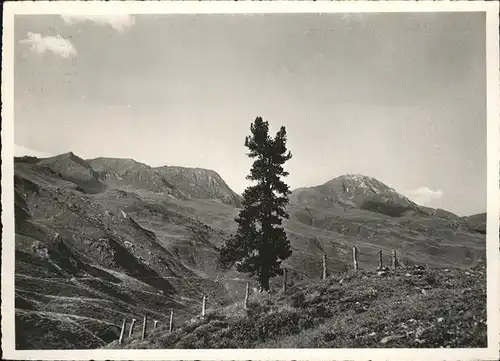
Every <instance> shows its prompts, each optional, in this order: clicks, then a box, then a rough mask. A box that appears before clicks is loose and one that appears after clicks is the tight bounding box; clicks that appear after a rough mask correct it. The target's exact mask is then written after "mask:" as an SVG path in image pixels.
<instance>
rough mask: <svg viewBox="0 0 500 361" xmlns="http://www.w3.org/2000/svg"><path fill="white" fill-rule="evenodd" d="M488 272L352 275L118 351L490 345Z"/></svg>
mask: <svg viewBox="0 0 500 361" xmlns="http://www.w3.org/2000/svg"><path fill="white" fill-rule="evenodd" d="M486 342H487V325H486V288H485V267H484V266H477V267H475V268H474V269H470V270H467V271H466V270H463V269H452V268H432V269H426V268H425V267H421V266H413V267H407V268H403V269H398V270H396V271H385V272H378V271H373V270H372V271H370V270H365V271H359V272H357V273H354V272H353V271H349V272H346V273H343V274H338V275H335V276H331V277H329V278H327V279H326V280H324V281H321V282H314V283H311V282H301V283H298V284H296V285H294V286H292V287H290V288H289V289H288V290H287V291H286V292H283V291H281V290H275V291H274V294H273V295H267V294H253V295H252V296H251V297H250V301H249V305H248V309H247V310H244V309H243V305H242V302H239V303H236V304H233V305H231V306H229V307H225V308H215V309H212V310H211V311H210V312H209V313H208V314H207V315H206V316H205V317H201V316H199V317H195V318H192V319H190V320H189V321H187V322H185V323H183V324H182V325H177V326H176V329H175V330H174V332H173V333H169V332H168V326H167V325H165V326H163V327H160V328H158V329H156V330H155V331H154V332H152V333H150V334H149V335H148V336H147V337H146V339H144V340H142V339H140V338H139V337H132V338H130V339H125V341H124V343H123V344H122V345H119V344H118V343H117V342H116V341H115V342H113V343H112V344H110V345H109V346H108V347H110V348H190V349H193V348H195V349H202V348H322V347H325V348H351V347H352V348H363V347H368V348H377V347H390V348H398V347H401V348H405V347H420V348H437V347H451V348H459V347H486Z"/></svg>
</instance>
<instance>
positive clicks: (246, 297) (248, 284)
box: [243, 282, 250, 310]
mask: <svg viewBox="0 0 500 361" xmlns="http://www.w3.org/2000/svg"><path fill="white" fill-rule="evenodd" d="M249 293H250V283H249V282H247V286H246V289H245V303H244V304H243V308H244V309H245V310H246V309H248V296H249Z"/></svg>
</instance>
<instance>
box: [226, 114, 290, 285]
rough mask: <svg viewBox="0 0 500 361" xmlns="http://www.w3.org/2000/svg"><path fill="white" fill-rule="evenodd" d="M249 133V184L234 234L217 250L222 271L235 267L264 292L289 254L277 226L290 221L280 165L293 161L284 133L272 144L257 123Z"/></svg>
mask: <svg viewBox="0 0 500 361" xmlns="http://www.w3.org/2000/svg"><path fill="white" fill-rule="evenodd" d="M250 131H251V135H250V136H247V137H246V139H245V146H246V147H247V148H248V149H249V152H248V153H247V155H248V156H249V157H250V158H253V159H255V161H254V163H253V165H252V167H251V168H250V174H249V175H248V176H247V177H246V178H247V179H248V180H251V181H253V183H254V184H253V185H251V186H249V187H248V188H247V189H245V191H244V192H243V203H242V209H241V211H240V213H239V215H238V217H236V218H235V221H236V223H237V224H238V229H237V231H236V233H235V234H234V235H233V237H232V238H231V239H230V240H228V241H227V242H226V244H224V245H223V246H222V247H221V248H220V249H219V261H220V263H221V265H222V266H223V267H226V268H229V267H231V266H233V265H236V269H237V270H238V271H239V272H243V273H249V274H250V275H252V276H256V277H257V279H258V281H259V283H260V287H261V290H264V291H268V290H269V279H270V278H271V277H273V276H276V275H278V274H281V273H282V270H281V269H280V265H281V262H282V261H283V260H285V259H287V258H288V257H290V256H291V254H292V250H291V248H290V242H289V240H288V239H287V236H286V232H285V230H284V229H283V225H282V221H283V219H288V218H289V216H288V213H287V212H286V206H287V204H288V202H289V199H288V195H289V194H290V189H289V187H288V185H287V184H286V183H285V182H284V181H283V180H282V178H283V177H286V176H287V175H288V172H286V171H285V170H284V169H283V164H284V163H285V162H286V161H288V160H289V159H291V158H292V155H291V153H290V152H289V151H288V150H287V147H286V140H287V139H286V130H285V127H283V126H282V127H281V128H280V130H279V131H278V132H277V133H276V136H275V137H274V138H272V137H270V135H269V123H268V122H267V121H264V120H262V118H261V117H257V118H256V119H255V121H254V122H253V123H252V124H251V125H250Z"/></svg>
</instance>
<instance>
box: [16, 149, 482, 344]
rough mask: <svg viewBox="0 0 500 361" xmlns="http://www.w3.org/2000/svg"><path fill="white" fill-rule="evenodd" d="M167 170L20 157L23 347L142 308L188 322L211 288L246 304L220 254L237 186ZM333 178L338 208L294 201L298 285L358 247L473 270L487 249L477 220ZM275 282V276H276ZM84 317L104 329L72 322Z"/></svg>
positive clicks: (220, 299) (293, 263)
mask: <svg viewBox="0 0 500 361" xmlns="http://www.w3.org/2000/svg"><path fill="white" fill-rule="evenodd" d="M92 164H93V167H92ZM89 166H90V167H89ZM180 168H183V167H180ZM183 169H186V168H183ZM164 170H165V169H164ZM166 170H168V171H169V172H171V173H169V174H167V173H168V172H162V171H158V170H157V168H153V167H150V166H147V165H145V164H142V163H139V162H136V161H134V160H132V159H125V160H123V159H111V160H110V159H109V158H95V159H94V160H92V159H91V160H83V159H82V158H80V157H78V156H76V155H74V154H73V153H65V154H63V155H60V156H56V157H51V158H45V159H43V160H39V159H37V158H30V157H22V158H15V159H14V192H15V204H14V206H15V222H16V229H15V231H16V232H15V244H16V255H15V264H16V266H15V267H16V268H15V277H16V281H15V286H16V347H17V348H21V349H29V348H31V349H33V348H35V349H36V348H51V349H53V348H61V347H62V348H95V347H101V346H102V345H103V344H107V343H109V342H111V341H113V340H115V339H116V338H118V335H119V330H120V325H121V322H122V320H123V318H127V319H130V318H136V319H141V318H142V317H143V316H144V315H147V316H148V318H149V319H157V320H160V322H161V323H162V324H164V323H165V322H167V321H165V317H166V316H165V315H166V314H167V313H168V311H169V310H170V309H174V310H175V312H176V321H175V322H183V320H187V319H190V317H193V316H194V315H197V314H198V313H199V307H200V306H199V305H200V302H201V298H202V296H203V295H208V297H209V300H210V301H209V302H211V305H212V306H217V307H222V306H225V305H230V304H233V303H235V302H241V299H242V297H243V295H244V293H245V285H246V282H247V281H250V282H251V279H249V278H248V277H246V276H244V275H241V274H238V273H237V272H236V271H235V270H234V269H229V270H224V269H221V267H220V266H219V265H218V263H217V247H218V246H220V245H221V244H222V243H223V242H224V241H225V240H226V239H228V238H229V237H231V234H232V233H233V232H234V231H235V230H236V226H237V224H236V223H235V221H234V218H235V217H236V216H237V214H238V208H237V206H236V204H235V200H234V199H231V198H230V197H233V196H234V192H232V193H231V192H229V191H228V189H229V190H230V188H229V187H227V188H226V187H225V186H224V184H225V182H224V184H222V183H220V182H219V179H218V178H217V179H214V173H215V172H214V173H211V172H202V173H203V174H202V175H200V177H197V175H196V170H195V171H192V170H189V169H188V174H187V175H185V174H184V175H183V174H181V175H180V176H179V177H176V176H175V174H177V173H176V172H177V171H178V170H179V167H172V168H167V169H166ZM181 170H182V169H181ZM215 174H216V173H215ZM206 175H209V176H211V177H212V180H211V181H210V180H208V179H207V178H205V176H206ZM219 177H220V176H219ZM120 178H121V179H120ZM338 178H340V180H339V179H337V181H335V182H331V183H330V184H329V185H328V186H327V188H326V190H327V191H328V189H332V191H331V192H329V193H326V194H327V195H328V196H329V198H328V197H327V200H326V202H327V203H325V204H326V205H329V207H326V208H324V207H321V205H322V202H323V201H325V200H322V199H320V202H319V205H320V206H317V205H318V204H316V203H314V202H309V203H307V202H306V203H307V204H303V203H301V202H291V203H290V205H289V206H288V211H289V214H290V219H288V220H286V221H284V226H285V230H286V232H287V236H288V238H289V239H290V243H291V247H292V251H293V253H292V256H291V257H290V258H289V259H287V260H286V261H285V262H284V263H283V265H284V267H286V268H287V269H288V270H289V272H288V275H289V280H290V281H291V282H306V283H307V282H309V281H314V280H316V279H318V277H319V275H320V274H321V258H322V255H323V254H326V256H327V258H328V262H329V266H328V267H329V272H331V273H332V274H336V273H341V272H343V270H344V269H345V268H346V267H350V265H351V262H352V261H351V253H352V247H353V246H356V247H358V250H359V254H360V256H359V257H360V267H361V268H362V269H363V268H370V267H376V265H377V263H378V257H377V254H378V252H379V251H383V257H384V262H385V263H386V264H388V263H389V257H390V254H391V251H392V250H393V249H394V250H397V252H398V255H399V258H400V260H401V263H402V264H405V265H412V264H419V263H423V264H427V265H430V266H439V267H441V266H449V267H458V268H461V269H468V268H470V267H474V266H475V265H477V264H481V262H483V260H484V259H485V235H484V233H483V232H481V229H480V227H477V226H476V224H479V225H481V222H482V218H481V217H479V218H478V219H474V218H472V219H470V220H469V221H470V222H467V219H462V218H459V219H455V218H454V217H451V216H448V217H444V216H441V214H440V213H439V212H434V213H432V212H430V211H428V210H427V212H416V211H414V213H412V214H410V213H405V214H400V215H397V214H396V215H394V214H392V215H388V214H384V212H385V213H387V212H386V211H387V209H382V212H381V211H380V209H377V208H374V207H375V206H382V205H385V203H384V202H381V201H380V199H382V200H384V199H385V198H384V197H382V198H380V199H377V198H375V201H378V203H377V202H375V203H374V204H375V205H373V204H371V205H372V208H370V207H367V206H366V204H365V201H364V200H363V199H364V198H363V197H364V196H365V195H367V196H372V195H373V194H372V193H376V192H373V191H372V190H370V187H365V186H362V187H355V186H358V185H362V182H361V180H360V179H358V181H359V182H358V181H356V179H354V178H353V177H351V178H352V179H351V181H350V183H349V182H347V180H346V184H344V188H346V189H345V191H344V188H343V178H342V177H338ZM348 178H349V177H348ZM220 179H222V178H220ZM334 180H335V179H334ZM334 180H332V181H334ZM344 180H345V179H344ZM191 181H192V182H193V184H194V187H193V188H194V189H190V188H191V186H190V182H191ZM222 181H223V180H222ZM367 181H368V180H366V181H365V183H366V182H367ZM210 182H212V183H210ZM373 182H374V181H373ZM205 183H206V184H208V185H209V187H207V188H206V189H203V185H204V184H205ZM380 183H381V182H380ZM210 184H212V188H211V187H210ZM377 184H378V183H377ZM382 184H383V183H381V184H378V185H377V187H379V188H381V189H380V192H381V193H382V195H383V196H384V194H385V193H384V192H382V191H383V190H385V191H387V192H389V193H388V199H390V200H391V199H393V198H394V199H396V198H397V199H399V198H398V197H397V196H395V195H392V193H391V191H390V189H389V190H387V189H385V188H384V187H382ZM226 186H227V184H226ZM366 186H368V184H366ZM155 187H156V188H155ZM162 187H164V189H165V191H164V192H157V190H158V189H160V190H161V189H162ZM213 187H215V188H213ZM328 187H329V188H328ZM200 188H201V189H200ZM358 188H359V189H358ZM382 188H384V189H382ZM218 190H221V191H222V194H218V193H217V191H218ZM334 191H335V192H339V194H337V193H335V192H334ZM190 192H191V193H190ZM198 192H199V193H198ZM224 192H226V193H224ZM334 193H335V194H334ZM315 194H317V193H315V192H313V196H314V195H315ZM320 194H321V192H320ZM306 195H307V194H306ZM225 196H227V197H229V198H224V197H225ZM393 196H394V197H393ZM197 197H198V198H197ZM200 197H201V198H200ZM339 197H340V198H342V199H341V201H342V202H340V203H339V202H337V203H335V202H334V201H337V200H339ZM391 197H392V198H391ZM214 198H221V199H214ZM368 198H369V197H368ZM224 199H226V200H228V201H227V203H224V202H223V200H224ZM316 200H317V198H314V197H313V198H312V201H316ZM332 202H333V203H332ZM332 204H333V206H332ZM408 205H409V206H411V204H410V203H408ZM386 208H387V207H386ZM389 209H390V210H392V208H391V207H389ZM396 209H398V208H397V207H396ZM474 222H476V223H474ZM271 284H272V285H273V286H272V287H279V284H280V280H278V279H272V280H271ZM88 300H92V301H88ZM75 319H78V320H79V321H78V322H83V323H84V324H85V327H86V328H87V329H89V330H91V331H92V333H93V334H94V335H96V336H97V337H90V338H89V337H88V335H87V334H85V333H82V331H81V330H79V329H75V326H74V322H75V321H74V320H75ZM55 335H57V336H55Z"/></svg>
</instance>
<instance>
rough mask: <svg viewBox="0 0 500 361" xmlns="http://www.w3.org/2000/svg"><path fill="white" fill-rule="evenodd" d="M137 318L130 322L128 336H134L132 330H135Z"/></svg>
mask: <svg viewBox="0 0 500 361" xmlns="http://www.w3.org/2000/svg"><path fill="white" fill-rule="evenodd" d="M134 325H135V318H133V319H132V323H131V324H130V329H129V330H128V338H131V337H132V332H133V331H134Z"/></svg>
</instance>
